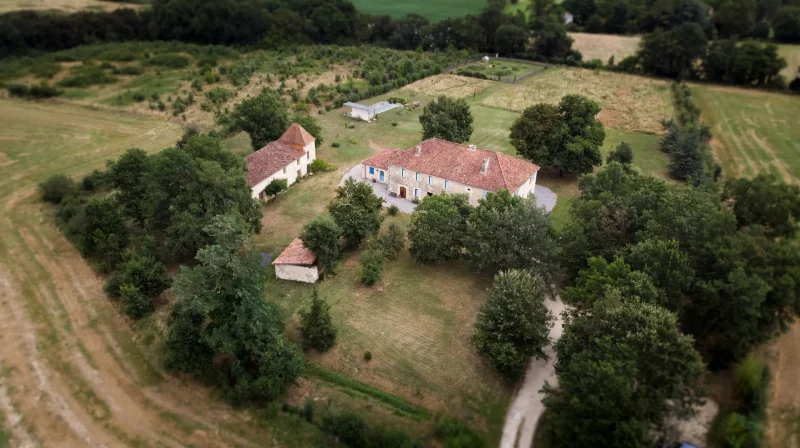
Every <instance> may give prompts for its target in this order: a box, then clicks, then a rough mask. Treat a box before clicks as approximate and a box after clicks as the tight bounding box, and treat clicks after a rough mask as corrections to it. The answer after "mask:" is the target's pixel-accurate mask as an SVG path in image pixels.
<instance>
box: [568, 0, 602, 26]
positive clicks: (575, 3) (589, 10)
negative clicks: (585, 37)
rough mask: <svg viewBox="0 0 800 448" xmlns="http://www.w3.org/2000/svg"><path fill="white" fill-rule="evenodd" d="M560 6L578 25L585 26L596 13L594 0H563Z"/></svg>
mask: <svg viewBox="0 0 800 448" xmlns="http://www.w3.org/2000/svg"><path fill="white" fill-rule="evenodd" d="M561 5H562V6H563V7H564V9H565V10H566V11H569V13H570V14H572V15H573V16H574V17H575V23H578V24H579V25H583V24H585V23H586V22H587V21H588V20H589V17H592V16H593V15H595V13H596V11H597V5H596V4H595V0H564V2H563V3H562V4H561Z"/></svg>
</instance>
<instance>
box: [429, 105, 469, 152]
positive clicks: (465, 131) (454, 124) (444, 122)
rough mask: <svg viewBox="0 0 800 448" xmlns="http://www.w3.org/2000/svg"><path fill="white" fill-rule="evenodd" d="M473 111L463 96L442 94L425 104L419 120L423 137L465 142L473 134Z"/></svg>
mask: <svg viewBox="0 0 800 448" xmlns="http://www.w3.org/2000/svg"><path fill="white" fill-rule="evenodd" d="M472 121H473V119H472V113H470V111H469V105H467V102H466V101H465V100H464V99H463V98H459V99H454V98H450V97H447V96H444V95H442V96H440V97H439V98H437V99H436V100H435V101H431V102H430V103H428V104H426V105H425V108H424V109H423V110H422V115H420V116H419V122H420V123H421V124H422V139H423V140H425V139H429V138H434V137H435V138H440V139H442V140H448V141H451V142H456V143H464V142H466V141H468V140H469V136H470V135H472V130H473V129H472Z"/></svg>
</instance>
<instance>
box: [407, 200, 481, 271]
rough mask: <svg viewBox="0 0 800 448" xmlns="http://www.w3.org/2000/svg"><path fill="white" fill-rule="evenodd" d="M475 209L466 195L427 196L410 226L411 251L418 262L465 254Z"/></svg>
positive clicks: (417, 209) (450, 258)
mask: <svg viewBox="0 0 800 448" xmlns="http://www.w3.org/2000/svg"><path fill="white" fill-rule="evenodd" d="M471 208H472V207H470V206H469V201H468V199H467V197H466V195H448V194H443V195H435V196H427V197H425V198H423V199H422V202H420V204H419V205H418V206H417V208H416V209H414V212H413V213H412V214H411V224H410V225H409V226H408V240H409V242H410V246H409V249H408V250H409V252H410V253H411V257H412V258H414V261H416V262H418V263H438V262H442V261H446V260H453V259H456V258H458V257H459V256H461V248H462V247H463V245H464V244H463V240H464V236H465V234H466V231H467V216H468V215H469V213H470V210H471Z"/></svg>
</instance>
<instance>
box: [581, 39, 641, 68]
mask: <svg viewBox="0 0 800 448" xmlns="http://www.w3.org/2000/svg"><path fill="white" fill-rule="evenodd" d="M569 35H570V37H572V38H573V39H575V42H573V43H572V48H573V49H575V50H578V51H580V52H581V54H582V55H583V60H584V61H590V60H592V59H600V60H601V61H603V64H605V63H607V62H608V59H609V58H610V57H611V56H614V60H615V61H616V62H619V61H621V60H622V59H624V58H625V57H627V56H631V55H633V54H634V53H636V50H638V49H639V41H640V40H641V38H640V37H639V36H616V35H613V34H592V33H569Z"/></svg>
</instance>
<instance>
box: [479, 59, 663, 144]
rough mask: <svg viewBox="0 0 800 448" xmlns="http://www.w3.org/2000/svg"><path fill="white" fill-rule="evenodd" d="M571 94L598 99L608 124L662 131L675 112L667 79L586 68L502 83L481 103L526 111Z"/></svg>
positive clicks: (634, 130)
mask: <svg viewBox="0 0 800 448" xmlns="http://www.w3.org/2000/svg"><path fill="white" fill-rule="evenodd" d="M567 94H580V95H584V96H586V97H587V98H589V99H592V100H594V101H597V103H598V104H600V106H601V107H602V111H601V112H600V114H599V116H598V119H599V120H600V121H601V122H602V123H603V125H604V126H606V127H612V128H617V129H623V130H626V131H631V132H643V133H650V134H658V133H661V132H662V127H661V123H660V122H661V120H662V119H666V118H670V117H671V116H672V103H671V100H670V91H669V83H667V82H666V81H662V80H656V79H649V78H645V77H641V76H633V75H624V74H619V73H612V72H606V71H592V70H586V69H556V70H547V71H545V72H544V73H542V74H539V75H536V76H533V77H531V78H528V79H526V80H524V81H522V82H519V83H517V84H506V85H504V86H498V87H496V88H493V89H491V91H490V92H487V95H485V97H484V98H483V100H482V102H481V104H483V105H486V106H490V107H495V108H502V109H509V110H512V111H515V112H522V111H523V110H524V109H525V108H526V107H528V106H531V105H533V104H536V103H550V104H557V103H558V102H559V101H560V100H561V98H562V97H563V96H564V95H567Z"/></svg>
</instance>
